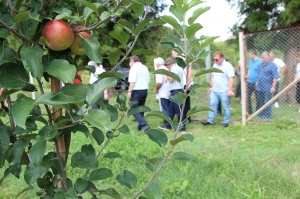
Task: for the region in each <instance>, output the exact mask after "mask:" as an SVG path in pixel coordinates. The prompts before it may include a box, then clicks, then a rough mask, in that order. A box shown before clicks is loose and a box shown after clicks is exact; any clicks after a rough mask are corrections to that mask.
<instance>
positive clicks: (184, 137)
mask: <svg viewBox="0 0 300 199" xmlns="http://www.w3.org/2000/svg"><path fill="white" fill-rule="evenodd" d="M182 141H190V142H193V141H194V136H193V135H191V134H184V135H182V136H180V137H179V138H177V139H175V140H171V141H170V144H171V145H172V146H175V145H176V144H178V143H179V142H182Z"/></svg>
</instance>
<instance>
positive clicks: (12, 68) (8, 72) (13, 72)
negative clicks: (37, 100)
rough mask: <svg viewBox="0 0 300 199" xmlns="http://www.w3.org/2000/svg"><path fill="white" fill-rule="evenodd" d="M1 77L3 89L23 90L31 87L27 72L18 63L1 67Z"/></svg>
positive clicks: (0, 83)
mask: <svg viewBox="0 0 300 199" xmlns="http://www.w3.org/2000/svg"><path fill="white" fill-rule="evenodd" d="M0 76H1V79H0V87H1V88H7V89H22V88H25V87H27V86H29V85H30V83H29V82H28V81H29V75H28V73H27V71H26V70H25V69H24V68H23V67H22V66H21V65H19V64H16V63H5V64H3V65H1V70H0Z"/></svg>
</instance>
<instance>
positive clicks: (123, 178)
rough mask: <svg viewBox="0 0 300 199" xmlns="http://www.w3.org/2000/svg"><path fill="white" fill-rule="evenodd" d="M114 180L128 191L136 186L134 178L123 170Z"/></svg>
mask: <svg viewBox="0 0 300 199" xmlns="http://www.w3.org/2000/svg"><path fill="white" fill-rule="evenodd" d="M116 179H117V181H118V182H119V183H120V184H122V185H124V186H126V187H128V188H129V189H133V188H135V186H136V184H137V178H136V176H135V175H134V174H133V173H131V172H130V171H128V170H124V171H123V173H120V174H119V175H118V176H117V177H116Z"/></svg>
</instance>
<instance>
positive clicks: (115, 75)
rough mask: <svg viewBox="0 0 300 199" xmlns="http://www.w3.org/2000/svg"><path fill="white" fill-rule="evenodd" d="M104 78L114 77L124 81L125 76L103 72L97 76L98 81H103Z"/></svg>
mask: <svg viewBox="0 0 300 199" xmlns="http://www.w3.org/2000/svg"><path fill="white" fill-rule="evenodd" d="M106 77H114V78H119V79H123V80H125V75H124V74H122V73H119V72H103V73H101V74H100V75H98V78H99V79H104V78H106Z"/></svg>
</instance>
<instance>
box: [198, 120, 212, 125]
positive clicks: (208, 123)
mask: <svg viewBox="0 0 300 199" xmlns="http://www.w3.org/2000/svg"><path fill="white" fill-rule="evenodd" d="M201 123H202V124H203V125H213V124H212V123H210V122H208V121H201Z"/></svg>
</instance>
